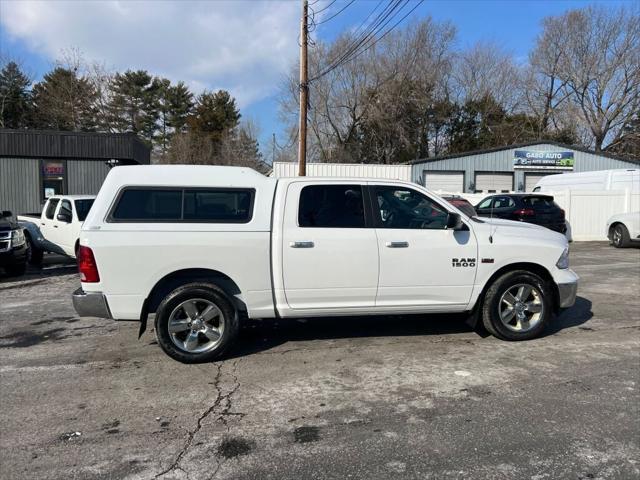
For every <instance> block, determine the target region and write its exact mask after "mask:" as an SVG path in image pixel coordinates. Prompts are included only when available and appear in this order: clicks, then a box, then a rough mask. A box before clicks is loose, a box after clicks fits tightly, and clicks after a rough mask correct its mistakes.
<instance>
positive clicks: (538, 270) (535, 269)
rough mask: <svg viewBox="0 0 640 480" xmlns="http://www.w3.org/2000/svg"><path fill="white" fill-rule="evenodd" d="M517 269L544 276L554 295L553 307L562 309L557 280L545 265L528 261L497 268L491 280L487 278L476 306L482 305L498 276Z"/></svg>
mask: <svg viewBox="0 0 640 480" xmlns="http://www.w3.org/2000/svg"><path fill="white" fill-rule="evenodd" d="M515 270H525V271H527V272H531V273H535V274H536V275H538V276H539V277H540V278H542V279H543V280H544V281H545V282H547V284H548V285H549V287H550V290H551V293H552V295H553V308H554V310H555V311H558V310H559V309H560V293H559V292H558V287H557V285H556V282H554V280H553V277H552V276H551V273H549V270H547V269H546V268H545V267H543V266H542V265H539V264H537V263H527V262H520V263H511V264H509V265H505V266H504V267H501V268H499V269H498V270H496V271H495V272H494V273H493V275H491V277H489V280H487V283H485V285H484V288H483V289H482V292H481V293H480V296H479V297H478V301H477V302H476V307H479V306H481V305H482V301H483V300H484V295H485V293H486V292H487V290H488V289H489V287H491V285H492V284H493V282H495V281H496V279H497V278H498V277H500V276H502V275H504V274H505V273H508V272H513V271H515Z"/></svg>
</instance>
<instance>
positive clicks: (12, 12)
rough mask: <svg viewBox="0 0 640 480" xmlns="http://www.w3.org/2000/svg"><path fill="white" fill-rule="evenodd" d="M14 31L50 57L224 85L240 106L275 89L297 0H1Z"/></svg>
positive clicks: (292, 41) (292, 50)
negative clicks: (72, 53) (66, 55)
mask: <svg viewBox="0 0 640 480" xmlns="http://www.w3.org/2000/svg"><path fill="white" fill-rule="evenodd" d="M0 11H1V15H0V23H1V24H2V27H3V28H4V29H5V31H6V32H7V33H8V34H9V36H10V37H12V38H14V39H17V40H20V41H21V42H23V43H24V44H25V45H27V47H28V48H29V49H31V50H32V51H34V52H37V53H39V54H42V55H45V56H46V57H49V58H51V59H52V60H53V59H55V58H58V57H59V56H60V54H61V52H62V51H63V50H65V49H69V48H78V49H79V50H80V51H81V52H82V53H83V55H84V57H85V58H86V59H87V60H91V61H99V62H101V63H104V64H106V65H108V66H113V68H115V69H117V70H119V71H123V70H126V69H128V68H131V69H139V68H142V69H146V70H148V71H149V72H150V73H152V74H154V75H161V76H165V77H168V78H170V79H171V80H173V81H177V80H184V81H185V82H186V83H187V84H188V85H190V86H191V87H192V88H194V89H195V90H196V91H197V90H200V89H202V88H203V87H206V88H209V89H217V88H226V89H228V90H230V91H231V93H232V95H234V96H235V97H236V98H237V99H238V103H239V104H240V106H241V107H243V106H247V105H249V104H251V103H252V102H254V101H257V100H260V99H262V98H265V97H267V96H269V95H271V94H273V93H274V92H275V91H276V90H277V88H278V83H279V82H280V80H281V78H282V76H283V75H284V74H285V73H286V72H287V70H288V68H289V67H290V65H291V62H293V61H295V59H296V54H297V49H298V43H297V38H298V32H299V14H300V4H299V2H291V1H284V2H275V1H258V0H254V1H249V0H246V1H240V0H235V1H213V0H210V1H194V2H191V1H124V0H122V1H82V2H80V1H21V2H13V1H2V3H1V5H0Z"/></svg>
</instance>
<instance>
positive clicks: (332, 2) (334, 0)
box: [313, 0, 338, 13]
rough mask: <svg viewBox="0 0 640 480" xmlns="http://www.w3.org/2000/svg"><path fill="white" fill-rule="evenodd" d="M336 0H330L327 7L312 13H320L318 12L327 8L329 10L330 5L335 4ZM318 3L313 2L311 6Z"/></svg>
mask: <svg viewBox="0 0 640 480" xmlns="http://www.w3.org/2000/svg"><path fill="white" fill-rule="evenodd" d="M337 1H338V0H332V1H331V3H329V5H327V6H326V7H324V8H321V9H320V10H318V11H317V12H314V13H320V12H324V11H325V10H326V9H327V8H329V7H330V6H331V5H333V4H334V3H336V2H337ZM316 3H318V2H314V3H313V4H316Z"/></svg>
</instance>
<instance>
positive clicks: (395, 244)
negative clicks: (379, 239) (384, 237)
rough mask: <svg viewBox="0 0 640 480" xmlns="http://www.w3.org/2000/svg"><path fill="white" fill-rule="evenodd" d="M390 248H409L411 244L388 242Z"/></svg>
mask: <svg viewBox="0 0 640 480" xmlns="http://www.w3.org/2000/svg"><path fill="white" fill-rule="evenodd" d="M387 247H389V248H408V247H409V242H387Z"/></svg>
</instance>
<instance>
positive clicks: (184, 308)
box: [155, 283, 239, 363]
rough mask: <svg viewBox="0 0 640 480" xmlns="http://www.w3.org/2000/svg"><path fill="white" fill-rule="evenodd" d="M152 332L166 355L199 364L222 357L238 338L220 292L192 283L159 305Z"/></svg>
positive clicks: (235, 320)
mask: <svg viewBox="0 0 640 480" xmlns="http://www.w3.org/2000/svg"><path fill="white" fill-rule="evenodd" d="M155 328H156V337H157V339H158V343H159V344H160V346H161V347H162V349H163V350H164V352H165V353H166V354H167V355H169V356H170V357H171V358H174V359H175V360H178V361H180V362H184V363H200V362H208V361H211V360H214V359H216V358H219V357H220V356H222V354H223V353H224V352H225V351H226V350H227V349H228V348H229V347H230V346H231V345H232V343H233V342H234V341H235V339H236V337H237V335H238V330H239V321H238V315H237V312H236V310H235V308H234V307H233V304H232V303H231V301H230V300H229V298H228V297H227V295H226V293H224V291H223V290H222V289H220V288H219V287H218V286H216V285H214V284H210V283H191V284H188V285H183V286H182V287H179V288H177V289H175V290H174V291H173V292H171V293H170V294H169V295H167V297H166V298H165V299H164V300H163V301H162V303H161V304H160V305H159V307H158V311H157V312H156V321H155Z"/></svg>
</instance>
